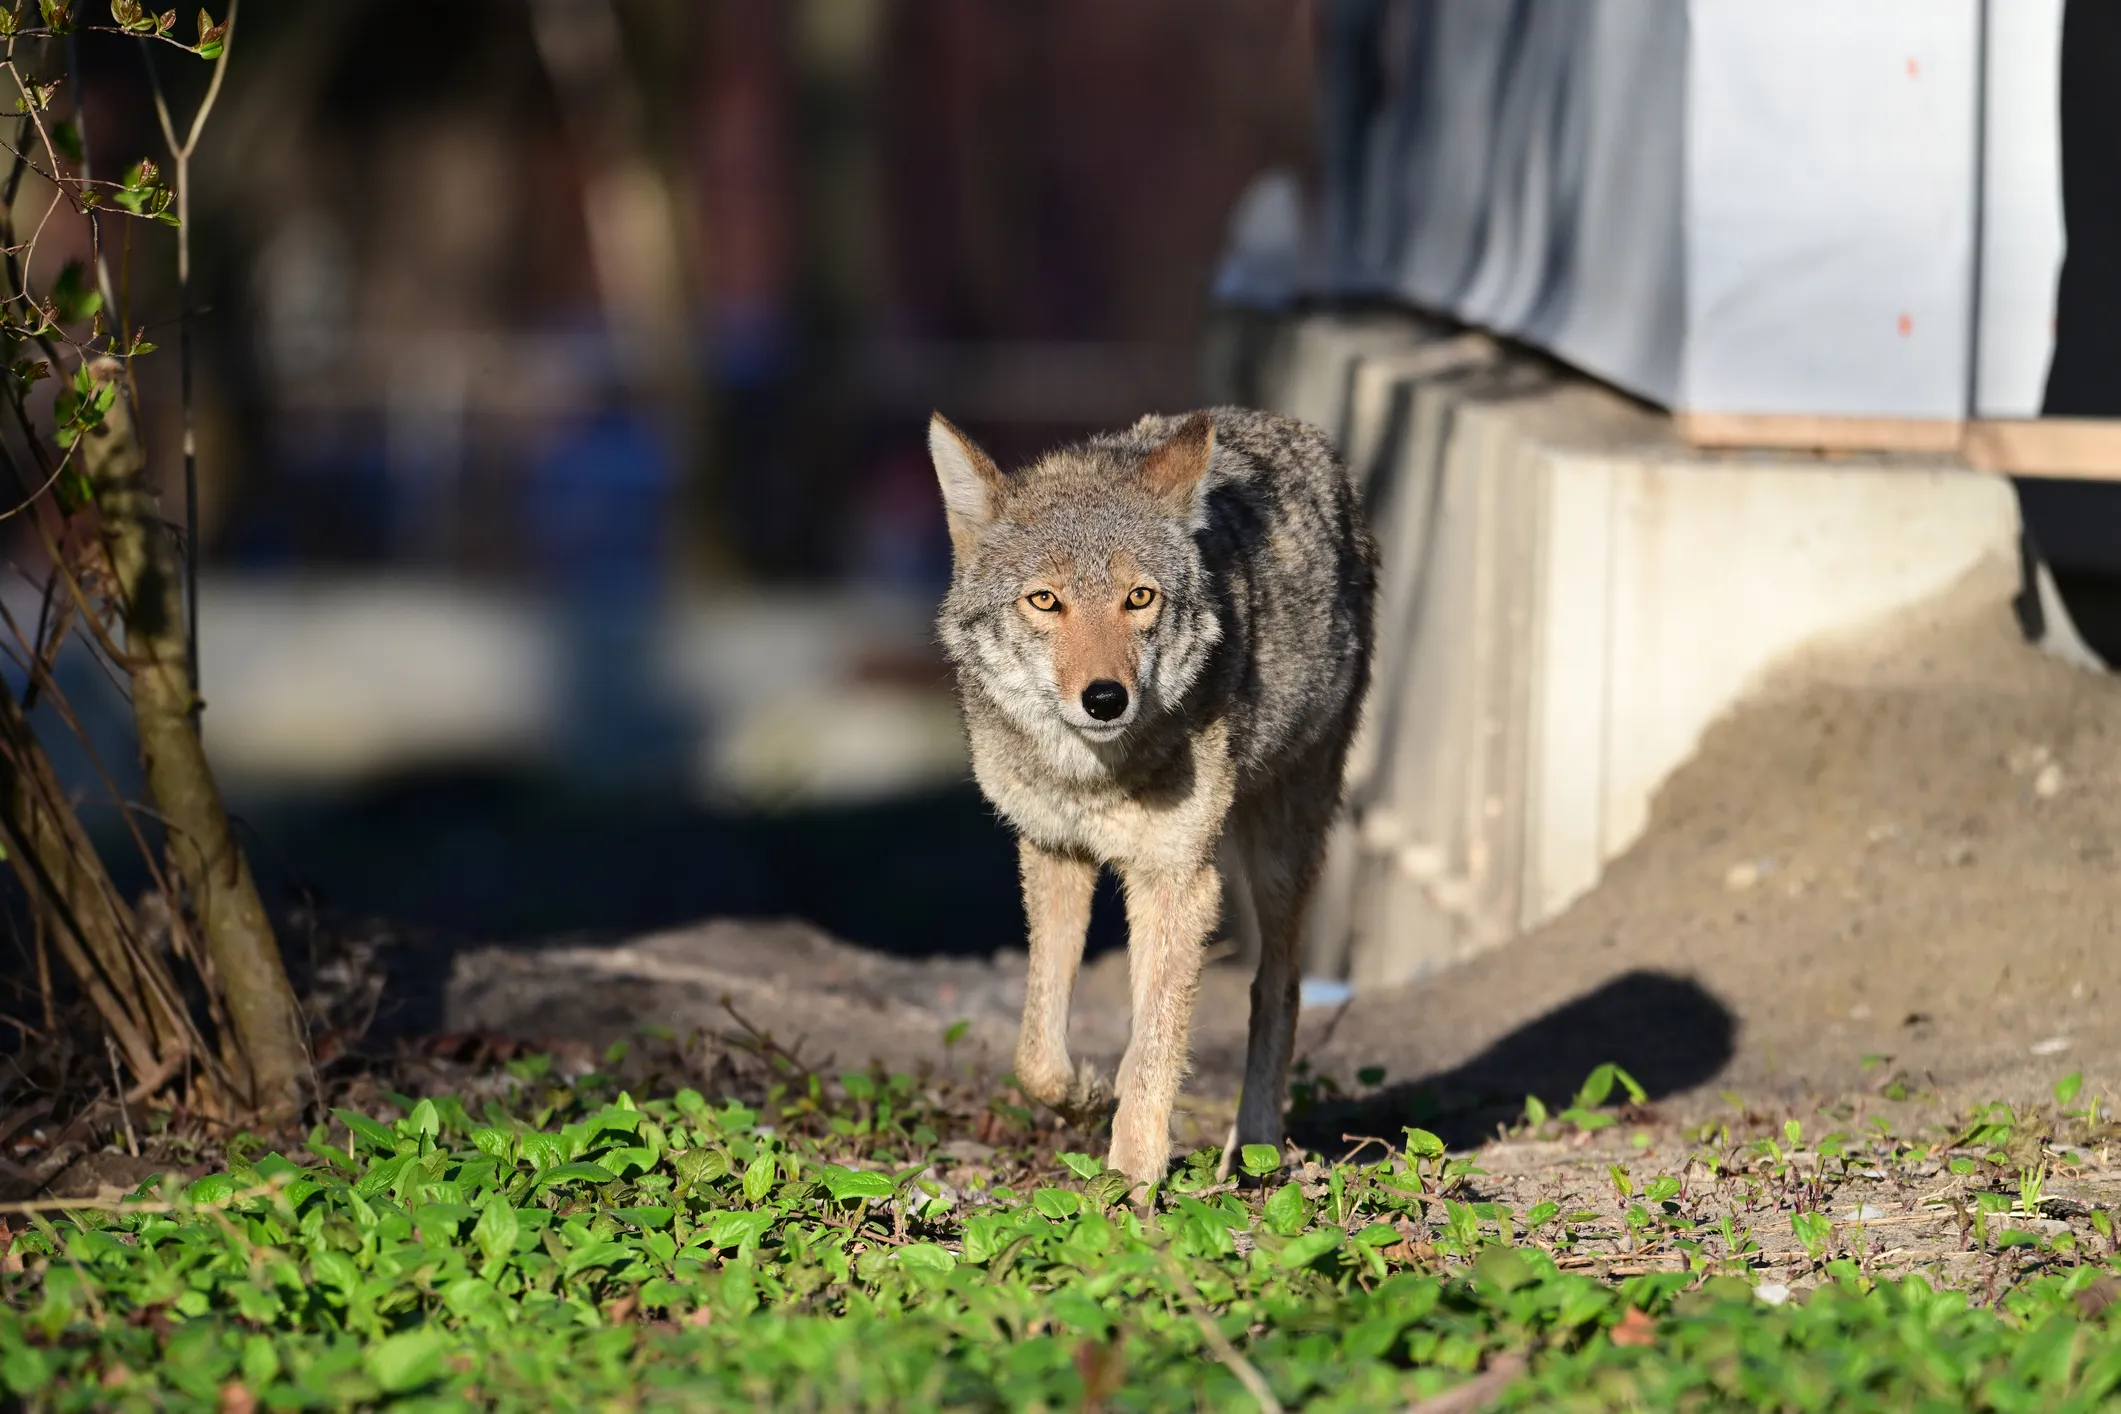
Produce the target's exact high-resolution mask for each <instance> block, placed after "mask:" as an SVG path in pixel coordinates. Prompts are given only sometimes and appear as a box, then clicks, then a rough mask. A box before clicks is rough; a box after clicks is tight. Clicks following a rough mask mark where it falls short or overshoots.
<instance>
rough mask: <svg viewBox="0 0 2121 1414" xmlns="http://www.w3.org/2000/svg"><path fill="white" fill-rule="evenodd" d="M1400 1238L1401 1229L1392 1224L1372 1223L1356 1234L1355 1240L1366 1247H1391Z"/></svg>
mask: <svg viewBox="0 0 2121 1414" xmlns="http://www.w3.org/2000/svg"><path fill="white" fill-rule="evenodd" d="M1400 1236H1401V1234H1400V1231H1399V1229H1398V1228H1396V1227H1394V1226H1392V1224H1390V1223H1371V1224H1370V1225H1369V1226H1368V1227H1366V1228H1364V1229H1363V1230H1362V1231H1361V1232H1358V1233H1356V1234H1355V1240H1356V1241H1357V1242H1360V1243H1361V1244H1362V1245H1363V1246H1365V1247H1390V1246H1391V1245H1392V1244H1393V1243H1395V1242H1397V1241H1399V1239H1400Z"/></svg>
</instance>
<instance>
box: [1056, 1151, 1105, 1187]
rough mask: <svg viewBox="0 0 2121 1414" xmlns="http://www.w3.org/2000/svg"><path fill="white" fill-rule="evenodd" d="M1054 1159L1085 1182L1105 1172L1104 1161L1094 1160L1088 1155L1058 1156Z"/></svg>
mask: <svg viewBox="0 0 2121 1414" xmlns="http://www.w3.org/2000/svg"><path fill="white" fill-rule="evenodd" d="M1054 1157H1055V1158H1057V1159H1059V1160H1060V1161H1061V1162H1062V1163H1063V1164H1065V1165H1067V1167H1068V1172H1070V1173H1072V1174H1074V1175H1075V1176H1076V1177H1077V1178H1080V1179H1082V1180H1084V1181H1085V1182H1088V1181H1089V1180H1090V1179H1093V1178H1096V1177H1097V1176H1098V1175H1099V1174H1101V1173H1103V1172H1104V1171H1105V1165H1104V1161H1103V1160H1101V1159H1093V1158H1091V1157H1090V1156H1089V1155H1088V1154H1056V1155H1054Z"/></svg>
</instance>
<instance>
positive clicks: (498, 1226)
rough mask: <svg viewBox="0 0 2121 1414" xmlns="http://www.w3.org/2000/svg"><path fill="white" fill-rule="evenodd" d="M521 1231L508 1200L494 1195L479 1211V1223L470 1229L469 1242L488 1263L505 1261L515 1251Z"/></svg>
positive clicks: (521, 1227) (521, 1228)
mask: <svg viewBox="0 0 2121 1414" xmlns="http://www.w3.org/2000/svg"><path fill="white" fill-rule="evenodd" d="M522 1230H523V1225H522V1223H521V1222H520V1221H519V1220H518V1219H517V1217H516V1210H515V1209H514V1208H512V1207H510V1206H509V1205H508V1200H507V1199H506V1198H504V1197H502V1196H501V1195H500V1194H498V1193H496V1194H494V1195H493V1196H492V1197H491V1198H488V1199H487V1200H486V1206H485V1207H484V1208H483V1209H481V1210H480V1213H479V1221H478V1223H477V1224H476V1225H474V1226H473V1228H472V1229H471V1240H472V1243H473V1245H474V1246H476V1247H477V1248H478V1249H479V1251H481V1252H483V1253H484V1254H485V1255H486V1260H487V1261H489V1262H500V1261H505V1260H507V1258H508V1255H509V1253H511V1252H513V1251H515V1250H516V1238H517V1236H518V1235H520V1234H521V1232H522Z"/></svg>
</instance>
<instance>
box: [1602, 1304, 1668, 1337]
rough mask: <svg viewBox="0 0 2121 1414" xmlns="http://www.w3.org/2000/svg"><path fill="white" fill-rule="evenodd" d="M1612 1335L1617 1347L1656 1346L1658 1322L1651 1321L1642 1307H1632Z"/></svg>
mask: <svg viewBox="0 0 2121 1414" xmlns="http://www.w3.org/2000/svg"><path fill="white" fill-rule="evenodd" d="M1610 1334H1611V1335H1612V1337H1613V1344H1615V1345H1655V1344H1656V1343H1657V1322H1655V1321H1653V1320H1651V1319H1650V1317H1649V1315H1648V1314H1647V1313H1645V1312H1644V1311H1643V1309H1642V1308H1641V1307H1640V1306H1631V1307H1629V1308H1628V1313H1627V1314H1626V1315H1625V1316H1622V1317H1621V1318H1620V1324H1619V1325H1617V1326H1615V1327H1613V1329H1612V1331H1611V1332H1610Z"/></svg>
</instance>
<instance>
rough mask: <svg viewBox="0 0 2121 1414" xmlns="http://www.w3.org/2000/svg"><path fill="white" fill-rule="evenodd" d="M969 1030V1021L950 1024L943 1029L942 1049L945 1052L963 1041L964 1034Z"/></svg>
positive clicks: (970, 1027) (970, 1025) (970, 1024)
mask: <svg viewBox="0 0 2121 1414" xmlns="http://www.w3.org/2000/svg"><path fill="white" fill-rule="evenodd" d="M971 1029H972V1023H971V1022H969V1021H953V1022H951V1023H950V1024H949V1025H948V1026H946V1027H944V1028H943V1049H944V1050H946V1051H947V1050H949V1049H950V1048H951V1047H952V1046H955V1045H956V1044H957V1043H958V1042H960V1041H962V1040H964V1039H965V1033H966V1032H967V1031H970V1030H971Z"/></svg>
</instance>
